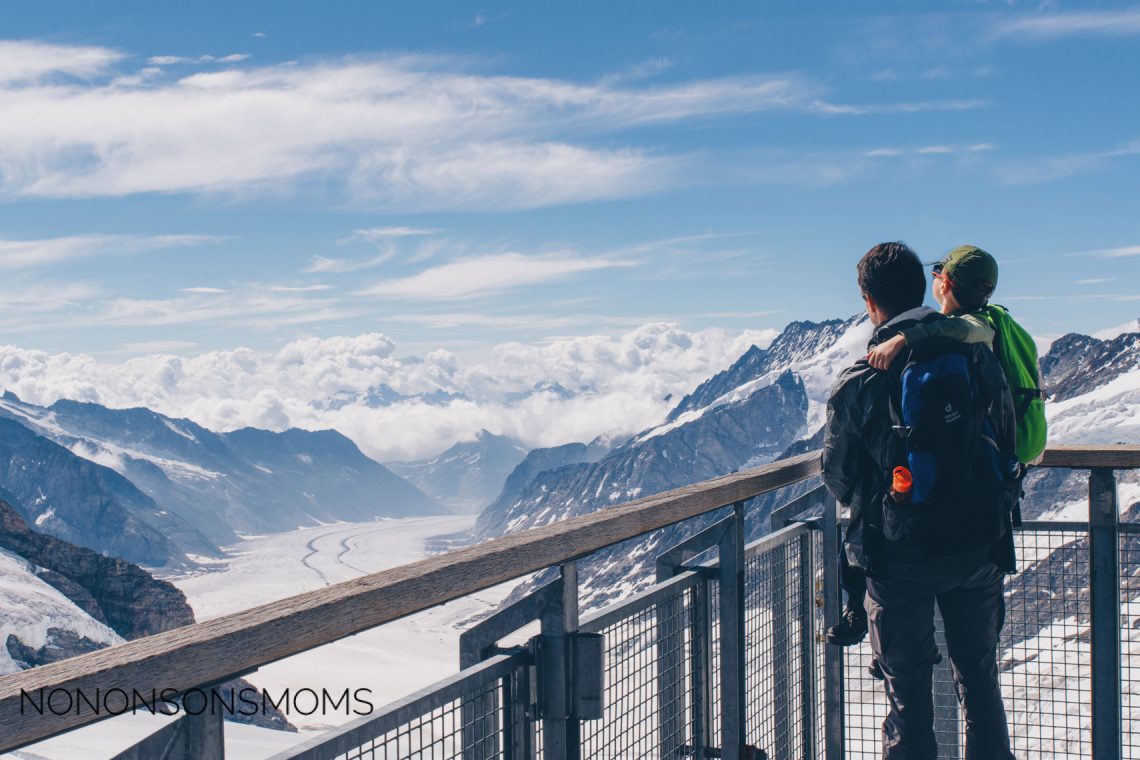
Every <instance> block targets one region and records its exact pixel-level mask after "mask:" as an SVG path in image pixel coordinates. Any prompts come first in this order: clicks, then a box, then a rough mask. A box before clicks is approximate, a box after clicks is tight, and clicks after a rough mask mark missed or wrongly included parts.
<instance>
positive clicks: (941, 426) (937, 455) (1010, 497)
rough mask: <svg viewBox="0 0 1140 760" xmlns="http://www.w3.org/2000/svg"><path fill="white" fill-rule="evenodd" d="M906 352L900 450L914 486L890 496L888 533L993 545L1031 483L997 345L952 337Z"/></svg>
mask: <svg viewBox="0 0 1140 760" xmlns="http://www.w3.org/2000/svg"><path fill="white" fill-rule="evenodd" d="M903 358H905V361H901V360H900V361H898V362H896V363H895V365H894V367H893V368H892V370H891V372H892V375H894V379H895V382H894V384H893V386H892V394H891V420H892V425H893V427H894V431H895V432H896V434H897V436H896V443H897V447H896V450H895V453H894V454H893V457H894V459H895V462H896V464H897V465H902V466H904V467H906V468H907V469H908V470H910V473H911V477H912V479H913V487H912V491H911V493H910V494H909V498H907V497H905V496H904V497H901V498H896V497H895V496H893V495H892V494H891V493H888V494H887V495H886V496H885V497H884V508H883V523H882V525H883V534H884V536H885V537H886V538H888V539H890V540H894V541H898V540H903V539H906V540H909V541H911V542H913V543H914V544H915V545H917V546H918V547H919V548H921V549H923V550H924V551H925V552H926V553H928V554H949V553H958V552H964V551H968V550H971V549H977V548H981V547H985V546H990V545H992V544H994V543H995V542H997V541H998V540H1000V539H1001V538H1003V537H1004V536H1005V535H1006V534H1007V533H1008V532H1009V529H1010V526H1011V523H1012V519H1013V514H1014V512H1015V510H1016V507H1017V500H1018V496H1019V494H1020V490H1021V489H1020V481H1019V479H1018V478H1019V474H1020V467H1019V465H1018V461H1017V453H1016V449H1015V441H1014V430H1013V427H1014V426H1013V424H1012V402H1011V400H1010V395H1009V389H1008V386H1007V384H1006V380H1005V376H1004V374H1003V372H1002V369H1001V365H1000V364H999V363H998V362H997V359H996V358H995V357H994V355H993V353H992V352H991V351H990V350H989V348H988V347H985V346H982V345H980V344H964V343H959V342H957V341H952V340H949V339H942V338H932V339H930V340H926V341H922V342H921V343H918V344H917V345H916V346H915V347H914V348H913V349H911V350H910V351H909V354H906V355H904V357H903ZM900 366H901V369H897V368H899V367H900ZM887 475H888V477H889V475H890V474H889V473H888V474H887Z"/></svg>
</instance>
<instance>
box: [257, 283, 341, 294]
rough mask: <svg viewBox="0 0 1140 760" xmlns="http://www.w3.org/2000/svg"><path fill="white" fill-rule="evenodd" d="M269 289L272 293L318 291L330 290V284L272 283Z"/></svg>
mask: <svg viewBox="0 0 1140 760" xmlns="http://www.w3.org/2000/svg"><path fill="white" fill-rule="evenodd" d="M269 289H270V290H271V291H272V292H274V293H319V292H320V291H322V290H331V289H332V285H323V284H316V285H274V286H272V287H271V288H269Z"/></svg>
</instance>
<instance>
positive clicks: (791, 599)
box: [744, 532, 815, 760]
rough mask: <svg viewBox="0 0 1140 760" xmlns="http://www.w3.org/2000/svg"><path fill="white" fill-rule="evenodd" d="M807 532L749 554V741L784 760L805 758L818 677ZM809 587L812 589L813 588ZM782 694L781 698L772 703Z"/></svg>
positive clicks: (746, 610) (746, 615)
mask: <svg viewBox="0 0 1140 760" xmlns="http://www.w3.org/2000/svg"><path fill="white" fill-rule="evenodd" d="M804 538H807V539H808V540H810V536H808V534H807V533H806V532H805V533H803V534H801V535H800V536H798V537H797V536H793V537H791V538H790V539H789V540H786V541H784V542H782V543H780V544H778V545H776V546H774V547H772V548H768V549H765V550H763V551H757V552H754V553H751V552H750V553H749V554H748V555H746V561H745V568H744V583H745V605H744V618H745V620H744V630H745V652H744V662H745V704H746V706H747V709H746V713H745V736H746V737H747V741H748V743H749V744H750V745H752V746H753V747H757V748H759V749H761V750H763V751H764V752H765V753H766V754H767V755H768V756H769V757H774V758H775V757H778V758H781V759H782V760H791V759H792V758H804V757H805V752H806V751H810V750H809V747H810V745H805V739H806V738H807V737H806V736H805V728H807V727H808V726H809V725H810V724H809V723H808V721H809V720H811V719H810V717H809V716H808V715H805V710H806V709H808V705H807V704H806V702H805V700H807V699H812V698H813V697H811V693H812V692H814V685H815V684H814V682H809V679H810V678H814V677H815V674H814V673H810V674H809V671H808V668H809V667H810V657H808V656H807V654H808V653H807V652H806V651H805V642H804V638H805V633H807V635H808V638H809V641H814V636H813V635H812V633H811V632H810V630H809V631H807V632H805V631H804V626H805V625H807V626H810V625H811V620H812V617H813V616H812V614H811V603H812V602H811V598H810V594H805V589H804V573H807V574H809V575H810V573H811V568H810V566H806V564H807V561H808V560H810V559H811V554H810V550H806V549H805V541H804V540H802V539H804ZM809 587H810V586H809ZM773 695H779V698H775V699H774V698H773Z"/></svg>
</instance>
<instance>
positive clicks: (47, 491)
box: [0, 418, 217, 567]
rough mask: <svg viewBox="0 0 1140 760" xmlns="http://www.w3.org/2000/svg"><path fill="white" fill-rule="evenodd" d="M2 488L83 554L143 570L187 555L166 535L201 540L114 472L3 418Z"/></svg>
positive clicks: (202, 545)
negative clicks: (94, 552)
mask: <svg viewBox="0 0 1140 760" xmlns="http://www.w3.org/2000/svg"><path fill="white" fill-rule="evenodd" d="M0 482H3V484H4V488H5V491H6V492H7V493H8V494H9V495H10V496H11V497H12V498H13V499H15V506H17V508H18V509H19V510H20V512H21V513H22V514H23V515H24V517H25V518H26V519H27V520H28V521H29V522H33V523H35V524H37V525H38V526H39V527H40V528H41V529H42V530H44V531H46V532H50V533H52V534H53V535H56V536H58V537H60V538H63V539H65V540H67V541H70V542H72V543H75V544H78V545H80V546H87V547H90V548H92V549H96V550H99V551H105V552H108V553H110V554H113V555H115V556H119V557H126V558H128V559H129V560H131V561H134V562H139V563H142V564H145V565H151V566H154V567H161V566H163V565H167V564H169V563H172V562H173V563H177V562H178V561H179V559H180V557H181V555H182V552H181V551H180V550H179V549H178V547H176V546H175V545H174V543H173V542H172V541H171V540H170V539H169V538H168V537H167V535H166V533H165V532H164V530H163V529H167V530H169V532H170V533H174V534H189V535H190V536H194V537H196V541H194V542H193V545H194V546H195V547H196V548H198V549H199V550H201V551H210V550H211V549H212V550H213V551H215V552H216V551H217V549H216V547H213V545H212V544H210V542H209V541H206V540H205V539H204V538H203V537H202V536H201V535H196V536H195V532H194V531H193V530H191V529H189V528H188V527H187V526H186V525H185V524H184V523H182V521H181V520H178V519H177V518H175V517H172V516H169V515H164V514H160V513H161V511H162V510H160V509H159V507H158V505H157V504H155V503H154V500H153V499H151V498H150V497H148V496H147V495H146V494H144V493H142V492H141V491H139V489H137V488H135V486H134V485H133V484H132V483H131V482H130V481H128V480H127V479H126V478H124V477H123V476H122V475H119V474H118V473H117V472H115V471H114V470H112V469H110V468H107V467H103V466H102V465H98V464H95V463H94V462H91V461H88V460H86V459H83V458H82V457H78V456H76V455H75V454H73V453H72V452H70V451H68V450H67V449H66V448H64V447H63V446H60V445H58V444H56V443H53V442H52V441H49V440H47V439H46V438H43V437H42V436H39V435H36V434H35V433H33V432H32V431H31V430H29V429H28V428H26V427H24V426H23V425H20V424H19V423H17V422H14V421H12V420H9V419H3V418H0Z"/></svg>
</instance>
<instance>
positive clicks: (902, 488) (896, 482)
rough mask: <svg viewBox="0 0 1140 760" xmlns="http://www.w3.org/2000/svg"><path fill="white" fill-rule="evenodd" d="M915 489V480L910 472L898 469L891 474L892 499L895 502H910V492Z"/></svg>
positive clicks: (903, 468)
mask: <svg viewBox="0 0 1140 760" xmlns="http://www.w3.org/2000/svg"><path fill="white" fill-rule="evenodd" d="M913 488H914V478H913V477H912V476H911V474H910V470H908V469H907V468H905V467H896V468H895V469H894V472H892V473H891V498H892V499H894V500H895V501H910V492H911V490H912V489H913Z"/></svg>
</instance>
